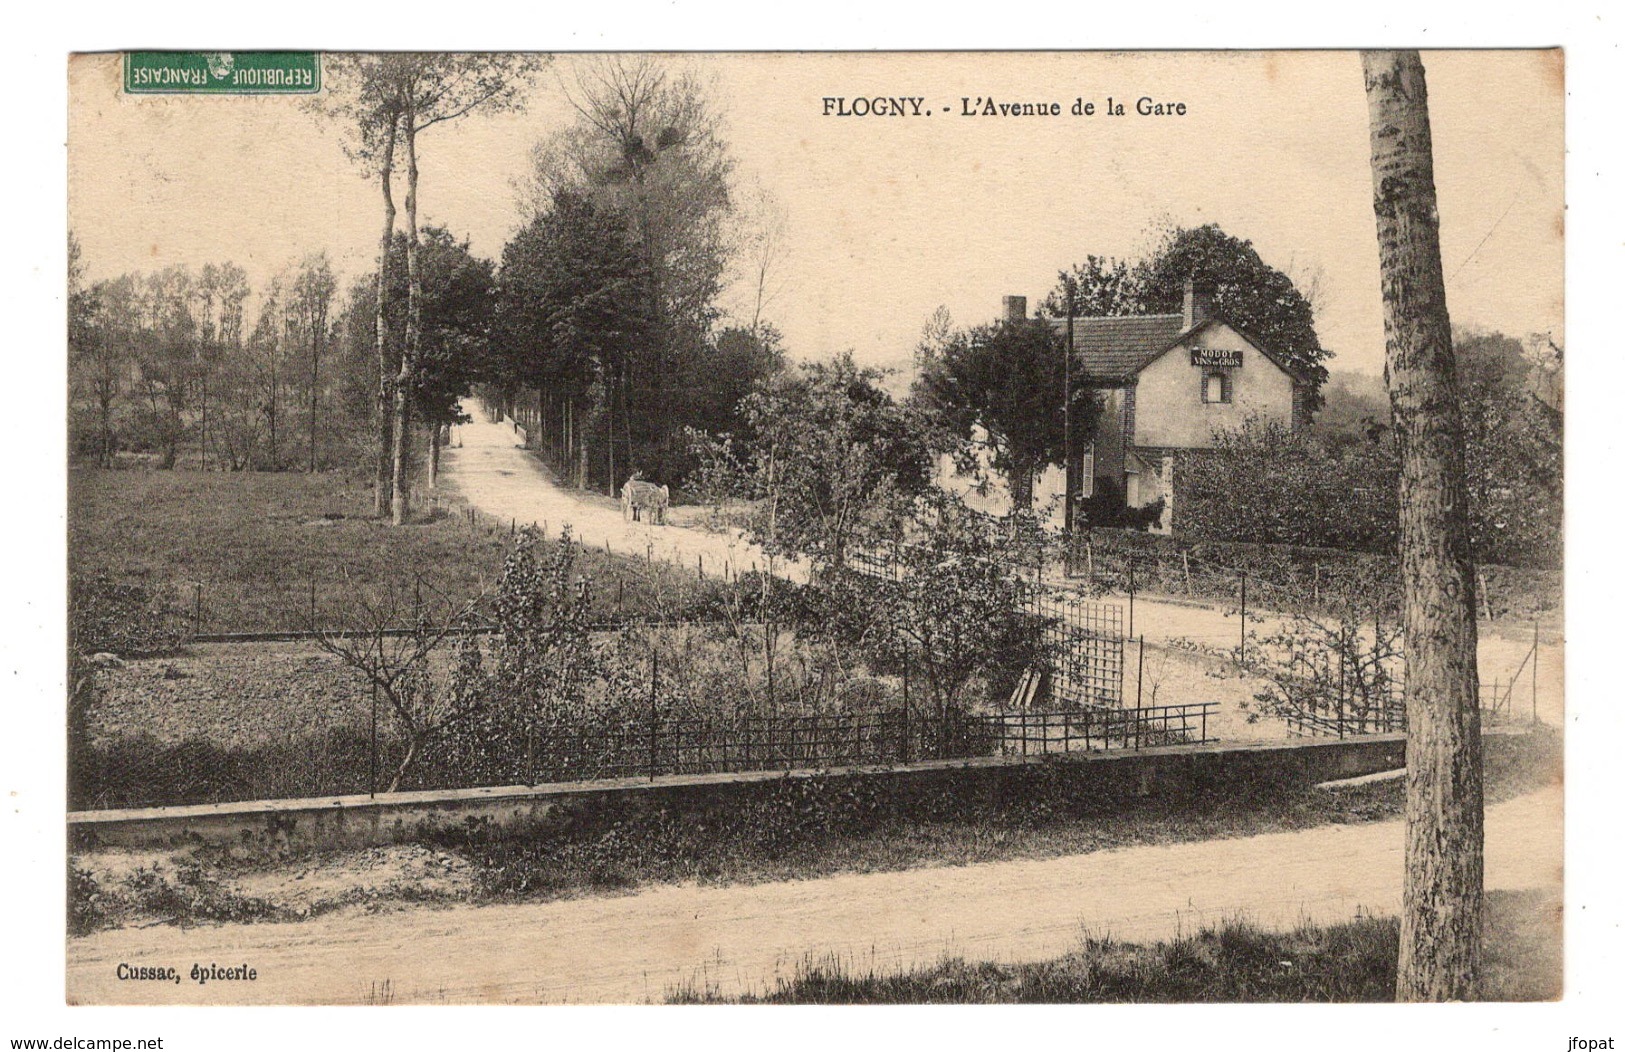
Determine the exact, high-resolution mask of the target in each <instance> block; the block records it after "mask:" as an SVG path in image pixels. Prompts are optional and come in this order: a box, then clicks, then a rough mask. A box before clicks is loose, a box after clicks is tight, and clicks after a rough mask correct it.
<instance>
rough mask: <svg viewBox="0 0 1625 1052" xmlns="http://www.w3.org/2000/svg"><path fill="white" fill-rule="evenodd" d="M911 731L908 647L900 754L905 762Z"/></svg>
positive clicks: (905, 662)
mask: <svg viewBox="0 0 1625 1052" xmlns="http://www.w3.org/2000/svg"><path fill="white" fill-rule="evenodd" d="M909 745H910V742H909V732H908V648H907V647H904V648H903V747H902V749H901V750H900V751H899V754H898V755H899V756H900V757H901V758H902V761H903V762H904V763H908V762H909V755H908V754H909Z"/></svg>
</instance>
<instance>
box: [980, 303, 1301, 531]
mask: <svg viewBox="0 0 1625 1052" xmlns="http://www.w3.org/2000/svg"><path fill="white" fill-rule="evenodd" d="M1026 316H1027V299H1026V297H1025V296H1006V297H1005V298H1004V317H1005V319H1006V320H1011V321H1016V320H1021V319H1023V318H1025V317H1026ZM1051 324H1053V325H1054V326H1055V327H1056V329H1057V331H1058V332H1059V333H1060V334H1061V335H1062V336H1063V338H1064V336H1065V333H1066V331H1067V325H1068V323H1067V320H1066V319H1064V318H1055V319H1051ZM1071 328H1072V351H1073V355H1074V357H1073V363H1072V367H1073V370H1074V377H1079V376H1081V380H1082V383H1083V385H1084V386H1085V387H1086V388H1089V389H1091V390H1093V391H1094V392H1095V394H1096V397H1097V398H1098V399H1099V402H1100V405H1101V415H1100V420H1099V423H1098V425H1097V428H1096V430H1095V433H1094V435H1093V436H1092V441H1085V442H1083V443H1081V444H1080V446H1079V449H1078V454H1077V455H1078V460H1077V462H1076V464H1077V469H1076V475H1075V481H1074V484H1073V485H1074V489H1075V490H1076V494H1077V498H1078V499H1080V500H1083V499H1089V498H1095V499H1097V500H1110V501H1115V500H1118V499H1121V500H1122V502H1123V503H1124V504H1125V505H1126V506H1127V507H1128V508H1147V507H1149V506H1151V505H1154V504H1156V503H1157V502H1158V501H1159V500H1160V501H1161V502H1162V504H1163V507H1162V514H1161V516H1160V517H1159V519H1158V522H1157V524H1156V525H1155V526H1154V527H1153V528H1154V529H1158V530H1159V532H1168V531H1171V530H1172V528H1173V525H1174V505H1175V503H1176V487H1175V484H1174V483H1175V474H1176V471H1177V464H1178V460H1179V456H1180V453H1181V452H1186V451H1190V450H1199V449H1207V448H1211V447H1212V445H1213V435H1214V432H1216V431H1221V430H1228V429H1232V428H1237V427H1240V426H1241V424H1242V423H1243V422H1244V421H1245V420H1246V419H1247V418H1248V417H1257V418H1259V419H1260V420H1266V421H1275V422H1278V423H1280V424H1282V425H1285V426H1289V427H1294V428H1296V427H1303V426H1307V423H1308V415H1307V407H1308V404H1309V394H1310V388H1309V386H1308V384H1307V383H1306V382H1305V381H1304V380H1303V378H1301V377H1300V376H1298V375H1297V373H1296V372H1295V371H1294V370H1293V369H1292V367H1291V366H1290V365H1289V364H1288V363H1287V361H1286V360H1285V359H1284V358H1282V357H1281V356H1280V355H1279V354H1278V353H1276V352H1275V351H1274V350H1272V349H1271V348H1270V347H1269V346H1268V345H1266V344H1265V343H1264V342H1263V341H1261V340H1259V339H1256V338H1254V337H1253V336H1251V335H1249V334H1247V333H1246V332H1243V331H1242V330H1241V329H1239V328H1237V327H1236V326H1234V325H1232V324H1231V323H1229V322H1227V321H1226V320H1225V319H1224V318H1222V317H1220V316H1218V315H1217V314H1215V313H1214V311H1213V309H1212V294H1211V292H1210V291H1209V290H1206V289H1203V288H1200V287H1198V286H1196V285H1195V284H1194V283H1193V282H1191V281H1189V280H1187V281H1186V283H1185V297H1184V309H1183V310H1182V311H1181V312H1180V313H1178V314H1147V315H1136V316H1125V317H1084V318H1073V319H1072V322H1071ZM1244 481H1245V480H1239V479H1238V480H1237V482H1238V484H1241V483H1243V482H1244Z"/></svg>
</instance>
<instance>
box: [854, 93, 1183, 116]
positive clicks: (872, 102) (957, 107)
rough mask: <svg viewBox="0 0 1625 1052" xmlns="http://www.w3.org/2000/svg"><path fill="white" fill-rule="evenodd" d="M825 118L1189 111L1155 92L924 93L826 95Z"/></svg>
mask: <svg viewBox="0 0 1625 1052" xmlns="http://www.w3.org/2000/svg"><path fill="white" fill-rule="evenodd" d="M823 106H824V113H823V115H824V116H825V117H930V116H932V115H934V114H938V113H940V114H943V115H945V116H952V117H1065V116H1072V117H1095V116H1102V117H1126V116H1131V115H1132V116H1137V117H1183V116H1185V115H1186V114H1187V113H1189V112H1190V108H1189V106H1187V105H1186V104H1185V103H1184V102H1179V101H1170V100H1168V99H1159V98H1156V97H1155V96H1152V95H1141V96H1139V97H1137V98H1132V99H1131V98H1118V97H1117V96H1115V95H1108V96H1106V98H1105V99H1103V100H1099V99H1086V98H1084V97H1083V96H1081V95H1079V96H1078V97H1077V98H1075V99H1073V100H1072V101H1071V102H1070V103H1065V102H1035V101H1031V100H1025V99H1002V98H996V97H994V96H991V95H961V96H960V97H959V98H958V99H956V100H954V101H953V102H950V103H948V104H946V105H944V104H941V103H931V102H928V101H927V99H926V97H925V96H924V95H856V96H846V95H825V96H824V97H823Z"/></svg>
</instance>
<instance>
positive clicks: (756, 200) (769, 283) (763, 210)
mask: <svg viewBox="0 0 1625 1052" xmlns="http://www.w3.org/2000/svg"><path fill="white" fill-rule="evenodd" d="M745 209H746V211H747V213H748V214H749V217H750V224H751V231H750V233H749V234H747V235H746V237H745V242H744V245H743V250H742V252H741V255H742V256H743V262H744V266H745V277H746V278H747V279H748V281H749V283H750V294H751V300H752V309H751V318H750V331H751V332H752V333H755V334H758V335H760V333H761V331H762V313H763V311H765V310H766V309H767V307H768V306H769V305H770V304H771V303H772V302H773V301H774V300H776V299H778V297H779V295H780V294H781V293H783V291H784V286H785V280H786V279H785V275H784V263H785V260H786V259H787V258H788V257H789V254H790V239H789V230H788V227H789V216H788V215H787V213H786V212H785V210H784V206H783V205H782V204H780V203H779V201H778V199H777V198H775V197H774V196H773V194H772V193H771V192H770V191H768V190H767V189H766V188H765V187H763V186H761V185H760V184H757V185H756V186H755V187H754V188H753V189H752V192H751V193H750V195H749V199H748V201H747V203H746V206H745Z"/></svg>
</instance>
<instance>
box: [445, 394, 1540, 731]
mask: <svg viewBox="0 0 1625 1052" xmlns="http://www.w3.org/2000/svg"><path fill="white" fill-rule="evenodd" d="M475 415H476V416H478V415H479V414H477V413H476V414H475ZM456 441H460V442H461V443H462V445H461V447H460V448H457V447H456V446H455V442H454V447H453V448H450V449H447V450H446V451H445V454H444V460H443V462H442V470H443V472H444V477H445V479H446V481H447V482H448V483H450V484H451V485H452V486H454V487H456V488H457V489H458V490H459V491H460V492H461V493H463V495H464V496H465V497H467V499H468V500H469V502H470V503H471V504H473V505H474V506H475V507H477V508H479V509H480V510H481V511H483V512H485V513H486V514H488V515H491V516H493V517H495V518H497V519H498V520H511V521H517V522H519V523H529V522H535V523H546V524H547V525H548V529H549V536H553V535H556V533H557V531H558V529H559V527H560V525H561V524H564V523H569V524H570V526H571V527H572V529H573V531H574V534H575V536H576V537H578V538H580V539H581V540H582V541H584V542H585V543H587V544H590V545H592V546H594V547H599V546H602V545H603V544H604V543H605V542H606V541H607V542H609V544H610V547H611V548H612V549H613V550H614V551H617V552H622V553H625V554H628V555H633V556H637V557H640V558H642V557H646V556H648V555H649V554H650V553H651V552H652V554H653V557H654V558H656V559H664V560H667V561H670V562H676V563H680V564H682V565H684V566H688V567H691V568H692V567H697V566H698V565H699V561H700V559H701V558H702V557H703V559H704V561H705V568H706V570H707V572H708V573H718V572H722V571H723V569H724V567H726V568H727V570H728V571H729V572H748V571H750V570H752V569H756V568H761V569H766V568H767V566H768V560H767V557H766V555H764V554H763V553H762V551H761V550H760V549H759V548H757V547H755V546H754V545H752V544H750V543H748V542H747V541H745V540H744V539H742V538H741V537H739V536H737V535H736V534H724V533H714V532H709V531H706V530H700V529H694V528H687V527H682V526H650V525H648V524H646V523H629V522H625V521H623V519H622V517H621V512H620V508H619V505H618V504H616V503H615V502H614V501H612V500H610V499H609V498H607V497H605V496H603V495H602V494H597V495H591V494H583V493H580V492H577V491H573V490H566V489H563V488H561V487H559V486H558V485H556V484H555V483H554V482H553V481H552V480H551V479H550V478H549V477H548V475H547V473H546V472H545V471H544V470H543V469H542V467H541V465H540V464H538V463H537V461H536V459H535V458H534V457H532V456H531V455H530V454H528V453H526V452H525V451H524V450H523V449H521V448H520V447H519V444H518V442H519V439H518V436H517V435H515V434H514V432H513V429H512V427H511V426H509V425H506V424H493V423H488V422H486V421H484V420H483V419H480V420H478V421H477V422H475V423H472V424H465V425H463V426H462V427H459V428H458V429H457V439H456ZM774 572H776V573H778V574H779V575H781V576H788V577H792V578H795V579H797V580H805V579H806V568H805V567H804V566H802V565H800V564H786V563H784V562H778V563H776V564H775V565H774ZM1111 601H1113V602H1118V603H1126V600H1125V599H1124V598H1123V597H1115V598H1114V599H1113V600H1111ZM1250 627H1251V628H1252V629H1254V630H1256V631H1257V632H1258V633H1259V634H1260V635H1266V634H1269V633H1270V632H1273V631H1276V630H1278V629H1279V627H1280V619H1279V618H1278V617H1274V616H1271V615H1268V614H1266V615H1265V616H1264V618H1263V619H1262V620H1260V621H1258V622H1256V623H1250ZM1127 628H1128V626H1127V623H1126V622H1125V625H1124V629H1125V631H1127ZM1561 631H1562V626H1561V623H1559V624H1556V625H1547V626H1545V627H1544V628H1543V631H1542V636H1541V640H1542V643H1541V647H1540V651H1539V655H1538V661H1533V662H1532V661H1531V659H1530V657H1529V652H1530V645H1531V638H1532V632H1531V630H1530V626H1527V625H1508V624H1505V623H1496V624H1493V625H1484V626H1481V631H1480V640H1479V648H1478V655H1479V657H1478V664H1479V676H1480V678H1482V680H1483V681H1484V683H1485V684H1486V685H1488V684H1490V683H1493V682H1497V681H1498V682H1500V683H1503V684H1504V683H1506V682H1508V681H1509V680H1512V679H1513V677H1514V676H1516V677H1517V678H1518V679H1517V686H1516V688H1515V690H1514V694H1513V698H1512V707H1513V710H1514V712H1515V714H1516V715H1517V716H1518V717H1519V718H1521V719H1528V717H1529V714H1530V713H1531V711H1532V710H1533V711H1538V713H1539V715H1540V718H1541V719H1542V720H1543V721H1544V722H1546V723H1547V724H1560V723H1561V721H1562V712H1563V644H1562V638H1561ZM1132 634H1133V635H1137V636H1143V637H1144V638H1145V641H1146V643H1147V644H1148V645H1150V646H1152V647H1157V646H1166V645H1167V644H1168V643H1169V642H1170V641H1174V640H1190V641H1193V642H1197V643H1201V644H1205V645H1207V646H1210V647H1216V648H1219V649H1221V650H1227V649H1229V648H1232V647H1235V646H1236V645H1237V644H1238V642H1239V641H1240V636H1241V621H1240V618H1239V617H1238V616H1237V615H1236V614H1233V613H1228V612H1226V611H1224V610H1222V609H1218V608H1215V607H1209V606H1201V605H1196V604H1187V603H1174V602H1163V601H1159V600H1156V599H1153V598H1149V597H1145V596H1140V597H1137V598H1136V600H1135V603H1134V626H1133V632H1132ZM1532 664H1533V665H1537V666H1538V680H1537V679H1536V676H1535V668H1534V667H1531V665H1532ZM1532 688H1535V689H1532ZM1537 689H1538V694H1537Z"/></svg>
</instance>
